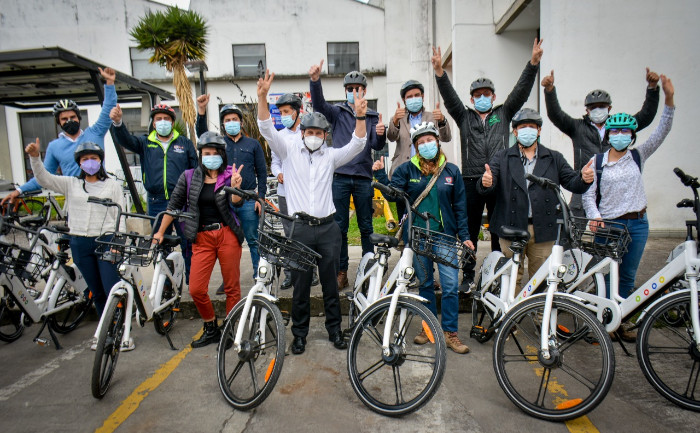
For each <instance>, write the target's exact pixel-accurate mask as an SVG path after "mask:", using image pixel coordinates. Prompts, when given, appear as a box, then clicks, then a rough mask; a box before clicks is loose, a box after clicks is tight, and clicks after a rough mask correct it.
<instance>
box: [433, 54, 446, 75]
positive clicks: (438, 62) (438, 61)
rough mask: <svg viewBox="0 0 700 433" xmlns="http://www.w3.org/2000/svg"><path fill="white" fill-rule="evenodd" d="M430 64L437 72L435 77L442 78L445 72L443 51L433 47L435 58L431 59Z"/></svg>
mask: <svg viewBox="0 0 700 433" xmlns="http://www.w3.org/2000/svg"><path fill="white" fill-rule="evenodd" d="M430 62H431V63H432V64H433V70H435V75H437V76H438V77H442V74H444V73H445V71H444V70H443V69H442V49H441V48H440V47H437V50H436V49H435V47H433V56H432V57H431V58H430Z"/></svg>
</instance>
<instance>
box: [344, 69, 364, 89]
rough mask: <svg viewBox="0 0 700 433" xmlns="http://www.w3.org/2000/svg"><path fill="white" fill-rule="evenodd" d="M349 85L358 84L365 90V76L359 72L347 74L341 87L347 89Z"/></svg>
mask: <svg viewBox="0 0 700 433" xmlns="http://www.w3.org/2000/svg"><path fill="white" fill-rule="evenodd" d="M350 84H359V85H360V86H362V87H364V88H365V89H366V88H367V77H365V74H363V73H362V72H359V71H352V72H348V73H347V74H346V75H345V78H344V79H343V87H348V85H350Z"/></svg>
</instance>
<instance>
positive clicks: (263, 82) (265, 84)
mask: <svg viewBox="0 0 700 433" xmlns="http://www.w3.org/2000/svg"><path fill="white" fill-rule="evenodd" d="M274 79H275V73H274V72H273V73H272V74H271V73H270V70H269V69H265V76H264V77H262V78H258V97H259V98H265V97H267V94H268V92H269V91H270V86H271V85H272V81H273V80H274Z"/></svg>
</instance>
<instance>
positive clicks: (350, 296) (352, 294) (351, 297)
mask: <svg viewBox="0 0 700 433" xmlns="http://www.w3.org/2000/svg"><path fill="white" fill-rule="evenodd" d="M345 297H346V298H348V301H352V300H354V299H355V292H353V291H352V290H350V291H347V292H345Z"/></svg>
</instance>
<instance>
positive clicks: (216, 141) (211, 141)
mask: <svg viewBox="0 0 700 433" xmlns="http://www.w3.org/2000/svg"><path fill="white" fill-rule="evenodd" d="M205 147H213V148H214V149H217V150H226V140H224V137H222V136H221V135H219V134H217V133H216V132H213V131H207V132H205V133H204V134H202V135H200V136H199V140H197V150H202V149H203V148H205Z"/></svg>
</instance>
